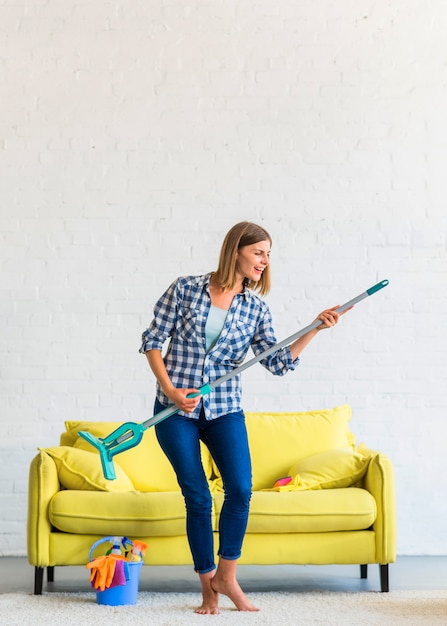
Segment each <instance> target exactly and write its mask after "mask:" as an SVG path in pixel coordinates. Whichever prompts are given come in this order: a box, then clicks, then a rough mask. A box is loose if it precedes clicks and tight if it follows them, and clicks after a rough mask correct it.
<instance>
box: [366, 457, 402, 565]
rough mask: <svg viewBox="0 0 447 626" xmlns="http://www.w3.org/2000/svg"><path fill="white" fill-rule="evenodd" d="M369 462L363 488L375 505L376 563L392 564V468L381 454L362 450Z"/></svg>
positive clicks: (394, 523) (394, 517)
mask: <svg viewBox="0 0 447 626" xmlns="http://www.w3.org/2000/svg"><path fill="white" fill-rule="evenodd" d="M363 452H364V453H370V454H371V461H370V463H369V466H368V470H367V472H366V475H365V477H364V486H365V489H367V490H368V491H369V492H370V493H371V494H372V495H373V496H374V499H375V501H376V504H377V518H376V521H375V522H374V524H373V530H374V532H375V533H376V559H377V562H378V563H393V562H394V561H395V559H396V496H395V490H394V468H393V464H392V462H391V460H390V459H389V458H388V457H387V456H386V455H385V454H382V453H381V452H376V451H372V450H364V451H363Z"/></svg>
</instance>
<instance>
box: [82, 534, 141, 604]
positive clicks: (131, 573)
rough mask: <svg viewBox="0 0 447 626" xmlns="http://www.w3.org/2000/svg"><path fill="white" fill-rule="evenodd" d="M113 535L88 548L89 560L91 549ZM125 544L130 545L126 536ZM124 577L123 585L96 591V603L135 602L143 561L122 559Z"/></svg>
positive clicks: (108, 539) (91, 554)
mask: <svg viewBox="0 0 447 626" xmlns="http://www.w3.org/2000/svg"><path fill="white" fill-rule="evenodd" d="M111 539H113V537H104V539H100V540H99V541H97V542H96V543H94V544H93V546H92V547H91V549H90V561H91V560H92V556H93V550H94V549H95V548H96V547H97V546H98V545H100V544H101V543H104V542H106V541H110V540H111ZM125 539H126V544H127V545H129V546H131V545H132V542H131V541H129V540H128V539H127V538H125ZM123 564H124V577H125V579H126V582H125V584H124V585H116V586H114V587H109V588H108V589H104V591H97V592H96V601H97V603H98V604H107V605H109V606H119V605H123V604H136V603H137V597H138V585H139V582H140V572H141V566H142V565H143V561H123Z"/></svg>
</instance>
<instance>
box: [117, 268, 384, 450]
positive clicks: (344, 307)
mask: <svg viewBox="0 0 447 626" xmlns="http://www.w3.org/2000/svg"><path fill="white" fill-rule="evenodd" d="M388 283H389V280H382V281H381V282H380V283H377V284H376V285H374V286H373V287H370V288H369V289H367V290H366V291H364V292H363V293H361V294H359V295H358V296H356V297H355V298H352V300H348V302H345V303H344V304H342V305H341V306H339V307H337V308H336V309H334V310H335V311H337V313H343V311H346V310H347V309H349V308H350V307H352V306H354V305H355V304H357V303H358V302H361V301H362V300H364V299H365V298H367V297H368V296H372V295H373V294H374V293H376V292H377V291H379V290H380V289H383V287H386V286H387V285H388ZM322 323H323V322H322V321H321V320H315V321H314V322H312V324H309V326H306V327H305V328H302V329H301V330H299V331H297V332H296V333H294V334H293V335H290V337H286V339H283V340H282V341H280V342H279V343H275V344H274V345H273V346H271V347H270V348H268V349H267V350H265V351H264V352H261V354H258V355H257V356H255V357H254V358H253V359H250V360H249V361H247V362H246V363H242V365H239V367H236V368H235V369H233V370H231V371H229V372H227V373H226V374H224V376H221V377H220V378H217V379H216V380H213V381H212V382H210V383H207V384H205V385H203V387H201V388H200V389H199V392H198V393H192V394H189V395H188V398H193V397H195V396H199V395H201V396H204V395H207V394H208V393H210V391H212V389H214V387H218V386H219V385H221V384H222V383H224V382H225V381H226V380H229V379H230V378H233V377H234V376H237V375H238V374H240V373H241V372H243V371H244V370H246V369H248V368H249V367H251V366H252V365H255V363H259V361H262V360H263V359H265V358H267V357H268V356H270V355H271V354H273V353H274V352H277V351H278V350H280V349H281V348H284V347H285V346H288V345H290V344H291V343H293V342H294V341H296V340H297V339H299V338H300V337H302V336H303V335H305V334H306V333H308V332H310V331H311V330H313V329H314V328H318V326H320V325H321V324H322ZM177 410H178V409H177V407H176V406H174V405H171V406H168V407H166V408H165V409H163V410H162V411H160V413H157V414H156V415H154V416H153V417H151V418H149V419H148V420H146V421H145V422H143V426H144V428H149V427H150V426H153V425H155V424H158V422H161V421H162V420H164V419H166V418H167V417H169V416H170V415H172V414H173V413H175V412H176V411H177ZM118 441H119V439H118Z"/></svg>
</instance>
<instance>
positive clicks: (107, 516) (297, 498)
mask: <svg viewBox="0 0 447 626" xmlns="http://www.w3.org/2000/svg"><path fill="white" fill-rule="evenodd" d="M350 419H351V408H350V407H349V406H348V405H341V406H338V407H335V408H332V409H324V410H320V411H312V412H302V413H247V414H246V421H247V429H248V435H249V440H250V448H251V455H252V464H253V496H252V501H251V509H250V516H249V521H248V528H247V534H246V537H245V540H244V545H243V553H242V558H241V560H240V563H241V564H251V565H269V564H297V565H306V564H359V565H360V566H361V568H360V575H361V577H363V578H366V576H367V565H368V564H372V563H377V564H379V566H380V579H381V590H382V591H388V590H389V581H388V564H389V563H392V562H394V560H395V550H396V527H395V496H394V478H393V467H392V463H391V461H390V460H389V458H387V457H386V456H385V455H384V454H381V453H379V452H376V451H372V450H369V449H367V448H366V446H364V445H363V444H361V445H357V444H356V441H355V438H354V435H353V433H352V432H351V431H350V429H349V421H350ZM119 425H120V423H117V422H86V421H84V422H82V421H78V422H66V423H65V426H66V431H65V432H63V433H62V435H61V438H60V445H59V446H55V447H53V448H46V449H39V453H38V454H37V456H36V457H35V458H34V459H33V460H32V462H31V466H30V474H29V503H28V521H27V544H28V560H29V563H30V564H31V565H33V566H34V567H35V586H34V593H36V594H40V593H42V585H43V572H44V568H48V571H47V574H48V580H49V581H51V580H53V575H54V566H58V565H85V564H86V563H87V562H88V561H89V551H90V548H91V546H92V545H93V543H94V542H95V541H97V540H98V539H100V538H102V537H106V536H109V535H125V536H128V537H130V538H131V539H140V540H141V541H144V542H145V543H147V544H148V546H149V547H148V550H147V553H146V558H145V564H146V565H185V564H191V563H192V562H191V556H190V551H189V547H188V542H187V538H186V534H185V506H184V502H183V497H182V495H181V493H180V490H179V487H178V485H177V481H176V478H175V474H174V472H173V470H172V468H171V466H170V464H169V462H168V461H167V459H166V458H165V456H164V454H163V452H162V451H161V449H160V447H159V445H158V442H157V440H156V437H155V429H154V428H150V429H148V430H147V431H146V432H145V434H144V437H143V439H142V441H141V443H140V444H139V445H138V446H135V447H133V448H131V449H130V450H128V451H126V452H123V453H122V454H119V455H116V456H115V457H114V464H115V469H116V474H117V477H116V480H114V481H108V480H106V479H105V478H104V476H103V474H102V469H101V464H100V460H99V456H98V454H97V452H96V451H95V450H94V449H93V448H92V447H91V446H90V445H89V444H88V443H87V442H86V441H85V440H84V439H82V438H81V437H79V435H78V432H79V431H80V430H87V431H89V432H91V433H92V434H93V435H94V436H96V437H105V436H106V435H108V434H110V433H111V432H112V431H113V430H115V428H117V426H119ZM202 456H203V463H204V467H205V470H206V472H207V476H208V478H209V483H210V488H211V490H212V494H213V500H214V528H215V530H216V531H217V527H218V518H219V512H220V510H221V507H222V502H223V493H222V484H221V479H220V476H219V472H218V470H217V468H216V466H215V465H214V462H213V460H212V458H211V456H210V454H209V452H208V450H207V449H206V448H205V447H203V448H202ZM285 476H290V477H291V481H290V482H289V483H288V484H287V485H283V486H278V485H277V484H276V483H277V481H278V479H280V478H282V477H285ZM275 485H276V486H275ZM216 544H217V541H216Z"/></svg>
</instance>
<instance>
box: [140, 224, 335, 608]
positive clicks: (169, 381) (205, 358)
mask: <svg viewBox="0 0 447 626" xmlns="http://www.w3.org/2000/svg"><path fill="white" fill-rule="evenodd" d="M271 245H272V240H271V237H270V235H269V234H268V233H267V231H266V230H265V229H264V228H262V227H261V226H257V225H256V224H253V223H251V222H241V223H239V224H236V225H235V226H233V228H231V229H230V231H229V232H228V233H227V235H226V237H225V240H224V242H223V244H222V249H221V252H220V258H219V265H218V268H217V270H216V271H215V272H211V273H208V274H205V275H203V276H187V277H181V278H178V279H177V280H176V281H174V283H173V284H172V285H171V286H170V287H169V288H168V289H167V291H166V292H165V293H164V294H163V295H162V297H161V298H160V299H159V301H158V302H157V303H156V305H155V308H154V318H153V320H152V322H151V324H150V326H149V328H148V329H147V330H146V331H145V332H144V333H143V343H142V346H141V348H140V352H142V353H145V354H146V357H147V359H148V361H149V365H150V367H151V369H152V371H153V373H154V374H155V377H156V379H157V397H156V401H155V413H158V412H160V411H161V410H163V408H164V407H166V406H168V405H170V404H175V405H176V406H177V407H178V412H177V413H175V414H174V415H172V416H171V417H169V418H167V419H165V420H164V421H162V422H160V423H158V424H157V425H156V434H157V438H158V441H159V443H160V445H161V447H162V449H163V450H164V452H165V454H166V456H167V457H168V459H169V460H170V462H171V464H172V466H173V468H174V470H175V472H176V475H177V479H178V482H179V485H180V487H181V490H182V493H183V496H184V498H185V504H186V520H187V521H186V526H187V536H188V541H189V545H190V548H191V553H192V557H193V561H194V568H195V571H196V572H197V573H198V574H199V577H200V581H201V585H202V596H203V598H202V604H201V606H200V607H198V608H197V609H196V613H204V614H217V613H218V612H219V609H218V594H219V593H223V594H225V595H227V596H228V597H229V598H230V599H231V600H232V601H233V602H234V604H235V605H236V608H237V609H238V610H240V611H257V610H258V609H257V608H256V607H255V606H254V605H253V604H252V603H251V602H250V600H249V599H248V598H247V596H246V595H245V594H244V592H243V591H242V589H241V587H240V586H239V583H238V582H237V579H236V567H237V560H238V559H239V557H240V555H241V549H242V542H243V538H244V535H245V531H246V526H247V520H248V511H249V504H250V498H251V462H250V452H249V447H248V441H247V432H246V429H245V421H244V413H243V411H242V408H241V381H240V375H238V376H235V377H233V378H231V379H230V380H227V381H225V382H224V383H223V384H222V385H220V386H219V387H217V388H216V389H214V390H213V392H212V393H211V394H209V395H205V396H204V397H201V396H200V395H195V396H194V397H189V396H190V395H191V394H197V391H198V389H199V388H200V387H201V386H202V385H205V384H206V383H208V382H211V381H213V380H216V379H217V378H219V377H221V376H223V375H224V374H226V373H227V372H228V371H229V370H232V369H234V368H236V367H237V366H238V365H240V364H241V363H242V361H243V360H244V357H245V355H246V353H247V351H248V349H249V347H251V348H252V350H253V352H254V354H255V355H257V354H259V353H261V352H264V351H265V350H267V349H268V348H269V347H270V346H272V345H273V344H275V343H277V341H276V337H275V334H274V331H273V328H272V319H271V314H270V310H269V308H268V306H267V304H266V303H265V302H264V301H263V300H262V299H261V298H260V297H259V296H258V295H256V293H255V292H259V294H260V295H262V296H263V295H265V294H267V293H268V291H269V288H270V248H271ZM334 308H335V307H334ZM338 318H339V314H338V313H337V312H336V311H335V310H334V309H328V310H326V311H323V313H321V314H320V315H319V316H318V319H320V320H321V321H322V324H321V325H320V326H319V327H318V328H317V329H315V330H312V331H310V332H309V333H307V334H306V335H303V336H302V337H300V338H299V339H297V340H296V341H295V342H294V343H292V344H291V345H290V346H288V347H285V348H282V349H280V350H278V351H277V352H275V353H273V354H272V355H270V356H268V357H267V358H266V359H264V360H262V361H261V363H262V364H263V365H264V367H266V368H267V369H268V370H269V371H271V372H272V373H273V374H275V375H279V376H281V375H283V374H285V373H286V372H287V371H289V370H293V369H295V367H296V365H297V364H298V361H299V355H300V353H301V351H302V350H303V348H304V347H305V346H306V345H307V344H308V343H309V341H311V339H312V338H313V337H314V336H315V335H316V334H317V333H318V332H319V331H320V330H321V329H323V328H329V327H330V326H333V325H334V324H336V323H337V321H338ZM168 338H170V343H169V347H168V350H167V353H166V355H165V356H164V357H163V356H162V347H163V344H164V342H165V341H166V339H168ZM200 440H202V441H203V442H204V443H205V444H206V445H207V447H208V448H209V450H210V453H211V455H212V456H213V458H214V461H215V462H216V465H217V466H218V468H219V471H220V473H221V476H222V479H223V484H224V490H225V500H224V505H223V508H222V512H221V514H220V519H219V550H218V555H219V560H218V565H217V569H216V565H215V562H214V545H213V532H212V526H211V496H210V492H209V488H208V484H207V481H206V478H205V474H204V471H203V467H202V463H201V458H200Z"/></svg>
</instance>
